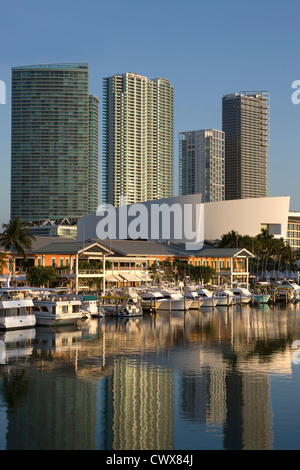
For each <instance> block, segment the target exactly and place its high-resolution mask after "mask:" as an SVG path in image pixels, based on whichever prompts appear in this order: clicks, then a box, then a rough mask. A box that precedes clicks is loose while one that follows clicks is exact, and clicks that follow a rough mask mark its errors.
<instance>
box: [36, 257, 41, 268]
mask: <svg viewBox="0 0 300 470" xmlns="http://www.w3.org/2000/svg"><path fill="white" fill-rule="evenodd" d="M37 265H38V266H42V258H38V259H37Z"/></svg>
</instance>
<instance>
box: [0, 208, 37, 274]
mask: <svg viewBox="0 0 300 470" xmlns="http://www.w3.org/2000/svg"><path fill="white" fill-rule="evenodd" d="M2 228H4V231H3V233H1V234H0V244H1V245H2V246H3V247H4V249H5V250H6V251H8V250H11V255H12V276H11V277H12V278H11V282H13V277H14V269H15V256H16V254H19V255H21V256H22V257H23V259H24V261H27V253H26V251H25V250H26V249H27V250H30V249H31V247H32V241H33V240H35V237H34V236H33V235H32V234H31V232H30V230H29V229H28V228H27V227H25V224H24V223H23V222H22V221H21V219H19V217H16V218H15V219H13V220H10V221H9V223H8V224H2Z"/></svg>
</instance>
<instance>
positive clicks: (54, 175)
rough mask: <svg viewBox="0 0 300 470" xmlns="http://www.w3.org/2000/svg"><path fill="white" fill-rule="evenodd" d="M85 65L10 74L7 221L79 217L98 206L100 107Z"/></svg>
mask: <svg viewBox="0 0 300 470" xmlns="http://www.w3.org/2000/svg"><path fill="white" fill-rule="evenodd" d="M88 86H89V68H88V64H87V63H76V64H50V65H34V66H23V67H14V68H13V69H12V145H11V218H14V217H20V218H21V219H22V220H23V221H41V220H44V219H60V218H65V217H66V218H69V219H73V218H78V217H81V216H83V215H85V214H89V213H91V212H95V211H96V209H97V206H98V103H99V100H98V98H97V97H95V96H89V90H88Z"/></svg>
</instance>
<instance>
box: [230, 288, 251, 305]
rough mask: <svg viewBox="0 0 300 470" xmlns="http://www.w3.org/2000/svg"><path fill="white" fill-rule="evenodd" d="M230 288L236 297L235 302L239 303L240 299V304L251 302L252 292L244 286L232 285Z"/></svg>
mask: <svg viewBox="0 0 300 470" xmlns="http://www.w3.org/2000/svg"><path fill="white" fill-rule="evenodd" d="M230 290H231V292H232V293H233V294H234V295H235V296H236V297H237V299H236V303H237V304H240V303H241V301H242V304H248V303H249V302H251V299H252V294H251V292H250V291H249V290H248V289H246V288H245V287H233V288H232V289H230Z"/></svg>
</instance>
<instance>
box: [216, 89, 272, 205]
mask: <svg viewBox="0 0 300 470" xmlns="http://www.w3.org/2000/svg"><path fill="white" fill-rule="evenodd" d="M269 111H270V97H269V94H268V93H267V92H259V91H257V92H254V91H244V92H240V93H235V94H231V95H224V96H223V99H222V130H223V131H224V132H225V199H226V200H230V199H247V198H253V197H267V164H268V146H269V132H270V123H269Z"/></svg>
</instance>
